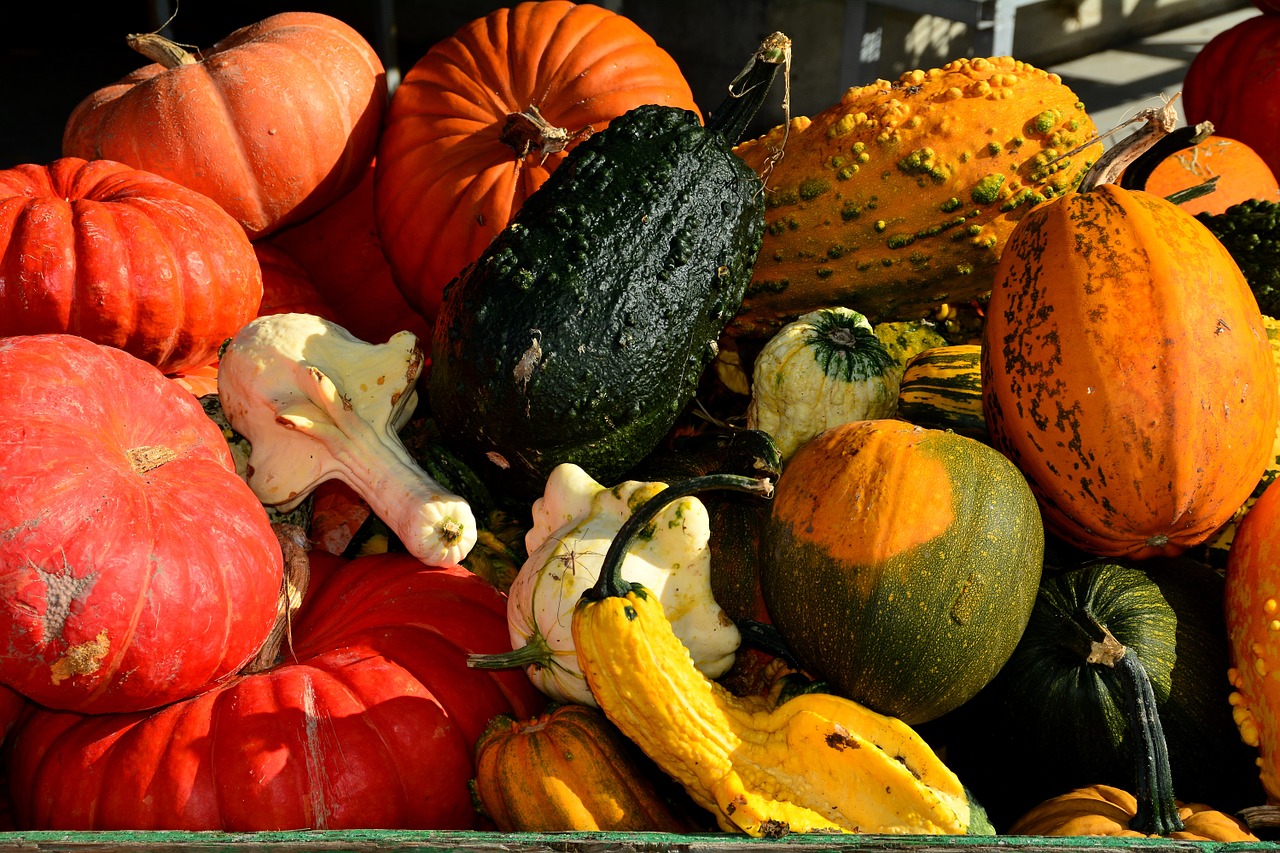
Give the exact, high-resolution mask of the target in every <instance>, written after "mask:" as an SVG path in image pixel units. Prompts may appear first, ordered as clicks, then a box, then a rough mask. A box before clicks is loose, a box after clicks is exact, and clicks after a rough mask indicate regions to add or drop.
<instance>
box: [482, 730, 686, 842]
mask: <svg viewBox="0 0 1280 853" xmlns="http://www.w3.org/2000/svg"><path fill="white" fill-rule="evenodd" d="M645 760H646V759H644V757H643V753H641V752H639V750H638V749H637V748H636V746H635V744H633V743H631V742H630V741H629V740H627V739H626V737H625V736H623V734H622V733H621V732H619V731H618V729H617V727H616V726H614V725H613V723H611V722H609V720H608V719H607V718H606V717H605V716H604V714H603V713H602V712H601V711H600V710H599V709H596V708H589V707H587V706H585V705H557V706H555V707H553V708H551V709H549V710H548V711H547V712H546V713H543V714H540V715H538V716H537V717H533V718H531V719H526V720H518V719H516V718H515V717H513V716H511V715H510V714H501V715H499V716H497V717H494V718H493V719H492V720H490V721H489V725H488V726H487V727H486V728H485V730H484V732H483V733H481V735H480V738H479V740H477V741H476V778H475V782H474V787H475V790H476V794H477V796H478V797H479V798H480V802H481V804H482V805H483V806H484V813H485V814H486V815H487V816H488V817H489V818H490V819H491V820H492V821H493V822H494V825H495V826H497V827H498V829H499V830H500V831H502V832H568V831H581V832H599V831H607V832H681V831H688V830H689V829H690V828H691V827H690V826H689V825H688V824H687V822H682V821H680V820H678V819H677V818H676V816H675V815H674V814H673V813H672V811H671V809H670V808H669V807H668V806H667V804H666V803H665V802H664V801H663V799H662V796H661V795H660V794H659V792H658V790H657V787H656V786H655V785H654V776H652V775H649V774H655V773H657V772H658V771H657V770H656V768H654V767H652V765H646V764H642V761H645Z"/></svg>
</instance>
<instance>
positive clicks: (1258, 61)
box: [1182, 14, 1280, 176]
mask: <svg viewBox="0 0 1280 853" xmlns="http://www.w3.org/2000/svg"><path fill="white" fill-rule="evenodd" d="M1277 92H1280V15H1276V14H1263V15H1255V16H1253V17H1251V18H1245V19H1244V20H1243V21H1241V22H1240V23H1238V24H1236V25H1235V26H1233V27H1231V28H1230V29H1228V30H1225V31H1223V32H1221V33H1218V34H1217V35H1216V36H1214V37H1213V38H1212V39H1210V40H1209V41H1208V43H1207V44H1205V46H1204V47H1202V48H1201V49H1200V52H1199V53H1197V54H1196V56H1195V58H1194V59H1192V60H1191V64H1190V65H1189V66H1188V67H1187V73H1186V77H1185V78H1184V80H1183V84H1182V104H1183V111H1184V112H1185V113H1186V115H1187V121H1188V122H1189V123H1191V124H1198V123H1199V122H1202V121H1211V122H1213V128H1214V132H1215V133H1218V134H1221V135H1223V136H1230V137H1231V138H1232V139H1239V140H1240V141H1241V142H1243V143H1245V144H1246V145H1248V146H1249V147H1250V148H1252V149H1253V150H1255V151H1257V152H1258V154H1259V155H1260V156H1261V157H1262V159H1263V160H1265V161H1266V162H1267V165H1268V166H1270V167H1271V171H1272V172H1273V173H1274V174H1276V175H1277V176H1280V96H1277V94H1276V93H1277Z"/></svg>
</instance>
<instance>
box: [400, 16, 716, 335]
mask: <svg viewBox="0 0 1280 853" xmlns="http://www.w3.org/2000/svg"><path fill="white" fill-rule="evenodd" d="M641 104H661V105H663V106H670V107H679V108H681V109H687V110H692V111H693V112H695V113H696V112H697V111H698V108H697V106H696V105H695V104H694V102H693V93H692V92H691V91H690V90H689V84H688V83H687V82H686V81H685V79H684V77H683V75H682V74H681V72H680V68H679V66H677V65H676V63H675V60H673V59H672V58H671V56H670V55H669V54H668V53H667V52H666V51H664V50H663V49H662V48H660V47H658V45H657V44H656V43H655V42H654V40H653V39H652V38H651V37H650V36H649V35H648V34H647V33H645V32H644V30H642V29H640V28H639V27H638V26H636V25H635V24H634V23H632V22H631V21H630V20H629V19H628V18H625V17H623V16H622V15H619V14H617V13H615V12H611V11H609V10H608V9H605V8H603V7H602V6H599V5H596V4H593V3H582V4H574V3H570V2H567V0H536V1H535V2H525V3H519V4H515V5H513V6H511V7H510V8H500V9H496V10H495V11H493V12H492V13H490V14H489V15H487V16H485V17H483V18H478V19H476V20H475V21H472V22H471V23H469V24H467V25H466V26H464V27H462V28H461V29H460V30H458V32H456V33H454V34H453V35H452V36H450V37H449V38H446V39H444V40H442V41H440V42H438V43H436V44H435V45H434V46H433V47H432V48H431V49H430V50H428V51H427V53H426V54H425V55H424V56H423V57H422V58H421V59H419V60H418V62H417V63H416V64H415V65H414V66H413V67H412V68H410V69H409V71H408V72H407V73H406V74H405V76H404V80H403V81H402V82H401V83H400V86H399V87H398V88H397V89H396V91H395V95H394V96H393V97H392V99H391V107H390V109H389V110H388V113H387V119H386V126H385V128H384V130H383V134H382V139H381V141H380V143H379V146H378V162H377V168H376V178H375V204H376V218H377V223H378V232H379V234H381V235H382V242H383V248H384V250H385V251H386V254H387V259H388V261H389V262H390V264H391V269H392V272H393V273H394V275H395V279H396V282H397V284H399V286H400V289H401V290H402V291H403V293H404V296H405V298H406V299H407V300H408V302H409V304H410V305H412V306H413V307H414V308H415V309H416V310H417V311H418V312H420V313H421V314H422V315H423V316H424V317H426V318H427V319H428V320H434V319H435V315H436V312H437V310H438V309H439V307H440V298H441V293H442V291H443V290H444V286H445V285H446V284H448V283H449V281H450V280H451V279H452V278H453V277H454V276H456V275H458V273H460V272H461V271H462V268H463V267H465V266H466V265H467V264H469V263H471V262H472V261H474V260H476V259H477V258H478V257H480V253H481V252H483V251H484V249H485V247H486V246H488V245H489V243H490V242H491V241H492V240H493V238H494V237H496V236H497V235H498V234H499V233H500V232H501V231H502V230H503V229H504V228H506V227H507V225H508V223H510V222H511V219H512V218H513V217H514V216H515V213H516V211H517V210H519V209H520V206H521V205H522V204H524V200H525V199H526V198H528V197H529V196H530V195H531V194H532V193H533V192H534V190H536V189H538V187H540V186H542V184H543V183H544V182H545V181H546V179H547V177H548V176H549V175H550V174H551V173H552V172H553V171H555V169H556V167H558V166H559V165H560V162H561V161H562V160H563V159H564V158H565V156H566V154H567V153H568V152H569V151H571V150H573V148H574V147H575V146H576V145H577V143H578V142H579V141H580V140H581V139H582V138H584V135H583V134H581V131H583V130H584V129H586V128H590V130H591V131H592V132H596V133H598V132H600V131H601V130H604V129H605V127H607V126H608V125H609V122H610V121H612V120H613V119H615V118H617V117H618V116H620V115H622V114H623V113H625V112H626V111H628V110H630V109H631V108H633V107H637V106H640V105H641ZM530 108H533V109H535V110H536V111H537V112H538V113H540V115H541V117H542V119H543V120H545V121H546V122H547V123H548V124H549V125H550V126H551V127H553V128H559V129H562V130H564V131H565V134H566V139H564V140H562V143H561V144H562V145H563V147H558V150H547V151H543V150H541V143H538V144H536V145H534V147H533V149H532V150H529V151H523V150H522V151H517V149H516V147H513V145H515V146H518V147H520V148H522V149H523V148H524V147H525V142H523V141H522V140H520V139H513V141H512V142H511V143H508V142H507V141H504V139H503V137H504V133H505V132H506V128H507V123H508V121H509V120H510V117H512V116H514V115H517V114H519V113H521V112H526V111H528V110H530Z"/></svg>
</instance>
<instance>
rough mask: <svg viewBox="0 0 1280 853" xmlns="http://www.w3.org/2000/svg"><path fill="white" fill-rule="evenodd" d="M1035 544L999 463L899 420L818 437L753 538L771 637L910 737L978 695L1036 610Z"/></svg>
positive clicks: (784, 479) (1013, 473)
mask: <svg viewBox="0 0 1280 853" xmlns="http://www.w3.org/2000/svg"><path fill="white" fill-rule="evenodd" d="M1043 558H1044V529H1043V526H1042V524H1041V521H1040V513H1039V510H1038V509H1037V507H1036V501H1035V497H1034V496H1033V495H1032V493H1031V489H1030V488H1029V487H1028V485H1027V483H1026V481H1025V479H1024V478H1023V476H1022V474H1020V473H1019V472H1018V470H1017V469H1016V468H1014V466H1013V465H1012V464H1010V463H1009V461H1008V460H1007V459H1005V458H1004V457H1003V456H1001V455H1000V454H999V453H998V452H996V451H995V450H993V449H992V448H990V447H988V446H987V445H985V444H983V443H982V442H979V441H977V440H976V439H972V438H968V437H965V436H962V435H958V434H956V433H953V432H950V431H946V430H935V429H926V428H923V427H917V426H913V425H911V424H908V423H904V422H902V421H897V420H875V421H855V422H853V423H848V424H844V425H843V426H839V427H836V428H834V429H830V430H827V431H826V432H824V433H821V434H820V435H818V436H817V437H816V438H814V439H812V440H810V441H809V442H807V443H806V444H804V445H803V446H802V447H801V448H800V449H799V450H798V451H796V454H795V455H794V456H793V457H791V460H790V461H789V462H788V463H787V466H786V468H784V469H783V472H782V476H781V477H780V478H779V479H778V483H777V488H776V492H775V496H774V499H773V505H772V510H771V512H770V515H769V518H768V520H767V522H766V524H765V528H764V532H763V536H762V547H761V560H760V583H761V590H762V592H763V595H764V600H765V603H766V605H767V606H768V609H769V614H770V616H771V617H772V620H773V624H774V625H775V626H776V627H777V629H778V630H779V631H780V632H781V634H782V636H783V637H784V638H785V640H786V641H787V643H788V644H789V645H790V647H791V649H792V651H793V652H794V653H795V654H796V656H797V657H798V659H799V660H800V662H801V663H803V664H804V666H805V667H806V669H809V670H811V671H812V672H814V673H815V674H816V675H819V676H820V677H822V678H824V679H826V680H827V681H828V682H830V683H831V685H832V686H833V687H834V688H835V689H836V690H837V691H838V692H840V693H841V694H843V695H846V696H848V697H849V698H852V699H855V700H857V701H858V702H861V703H862V704H864V705H867V706H868V707H870V708H872V709H874V710H876V711H879V712H880V713H882V714H887V715H890V716H894V717H898V718H900V719H902V720H903V721H904V722H906V723H908V724H910V725H915V724H918V723H923V722H927V721H928V720H931V719H934V718H936V717H939V716H941V715H942V714H944V713H946V712H947V711H950V710H952V709H954V708H956V707H958V706H960V705H961V704H963V703H964V702H966V701H967V700H969V699H970V698H972V697H973V696H974V695H975V694H977V692H978V691H979V690H980V689H982V687H983V686H985V685H986V684H987V682H988V681H990V680H991V678H992V677H993V676H994V675H995V674H996V672H997V671H999V669H1000V668H1001V667H1002V666H1003V665H1004V663H1005V661H1007V660H1008V659H1009V656H1010V655H1011V654H1012V653H1013V650H1014V648H1015V647H1016V646H1017V644H1018V640H1019V639H1020V638H1021V636H1022V632H1023V630H1024V629H1025V628H1026V626H1027V621H1028V620H1029V618H1030V615H1031V607H1032V604H1033V603H1034V602H1035V596H1036V589H1037V587H1038V585H1039V581H1040V574H1041V569H1042V564H1043Z"/></svg>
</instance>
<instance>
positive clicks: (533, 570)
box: [469, 463, 742, 706]
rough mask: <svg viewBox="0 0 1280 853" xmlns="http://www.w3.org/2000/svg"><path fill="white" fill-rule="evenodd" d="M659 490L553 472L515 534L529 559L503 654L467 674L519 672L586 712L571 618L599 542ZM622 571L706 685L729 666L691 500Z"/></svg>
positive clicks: (672, 509)
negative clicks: (524, 527) (647, 595)
mask: <svg viewBox="0 0 1280 853" xmlns="http://www.w3.org/2000/svg"><path fill="white" fill-rule="evenodd" d="M664 488H666V484H665V483H658V482H652V483H649V482H640V481H636V480H631V481H627V482H623V483H620V484H618V485H616V486H613V487H612V488H606V487H605V486H603V485H601V484H600V483H597V482H596V481H595V480H594V479H592V477H591V476H590V475H589V474H587V472H586V471H584V470H583V469H582V468H580V467H579V466H577V465H574V464H572V463H564V464H561V465H559V466H557V467H556V468H555V469H554V470H553V471H552V472H551V475H550V476H549V477H548V478H547V484H546V488H545V491H544V493H543V496H542V497H541V498H539V499H538V500H537V501H535V502H534V504H533V526H532V528H531V529H530V530H529V532H528V533H527V534H526V535H525V546H526V548H527V549H528V553H529V558H528V559H527V560H526V561H525V563H524V565H523V566H522V567H521V569H520V572H519V574H517V575H516V579H515V581H514V582H513V583H512V585H511V589H510V590H509V592H508V597H507V624H508V628H509V630H510V633H511V647H512V649H513V651H512V652H511V653H510V654H509V655H473V656H472V657H471V659H470V661H469V663H470V665H471V666H479V667H494V666H503V665H505V666H510V665H513V664H518V665H522V666H524V667H525V671H526V672H527V673H528V675H529V678H530V679H531V680H532V681H533V683H534V684H535V685H536V686H537V687H538V689H539V690H541V691H542V692H543V693H545V694H546V695H547V696H548V697H550V698H551V699H553V700H555V701H558V702H575V703H579V704H583V705H592V706H594V705H595V704H596V702H595V699H594V698H593V697H592V695H591V690H590V688H589V687H588V686H587V682H586V679H585V678H584V677H583V674H582V670H581V668H580V667H579V666H578V653H577V649H576V648H575V646H574V642H573V631H572V627H573V609H574V607H575V606H576V605H577V603H578V599H579V598H581V597H582V593H583V592H585V591H586V590H588V589H590V588H591V586H592V585H594V584H595V582H596V578H597V577H598V575H599V571H600V564H601V562H602V561H603V560H604V555H605V552H606V551H608V550H609V543H610V542H612V541H613V538H614V536H615V535H616V534H617V532H618V529H619V528H620V527H621V526H622V523H623V522H624V521H626V520H627V518H629V517H630V516H631V513H632V512H633V510H634V509H636V508H637V507H639V506H640V505H641V504H643V503H644V502H645V501H647V500H648V499H649V498H651V497H653V496H654V495H656V494H657V493H658V492H660V491H662V490H663V489H664ZM652 531H653V532H652V535H648V536H646V535H644V534H642V535H641V537H640V539H639V540H638V541H637V543H636V544H634V545H632V547H631V550H630V551H629V552H628V553H627V556H626V559H625V560H624V561H623V564H622V577H623V578H624V579H625V580H628V581H632V582H636V583H640V584H643V585H644V586H645V587H646V588H647V589H649V590H650V591H652V592H653V593H654V594H655V595H657V596H658V600H659V601H661V602H662V607H663V610H664V612H665V613H666V616H667V618H668V619H669V620H670V621H671V627H672V629H673V630H674V631H675V634H676V636H677V637H679V638H680V639H681V641H682V642H683V643H684V644H685V647H686V648H688V649H689V653H690V654H691V656H692V657H693V662H694V665H695V666H697V667H698V669H699V670H701V671H702V672H703V673H704V674H705V675H706V676H707V677H709V678H716V677H718V676H720V675H723V674H724V673H725V672H727V671H728V670H729V668H730V667H731V666H732V665H733V661H734V655H735V653H736V652H737V650H738V646H739V645H740V643H741V641H742V637H741V634H739V632H738V628H737V626H735V625H734V624H733V621H732V620H730V619H729V617H728V616H727V615H726V614H725V612H724V611H723V610H722V609H721V608H720V605H719V604H717V603H716V601H715V598H714V596H713V595H712V592H711V551H710V548H709V545H708V543H709V540H710V537H711V529H710V519H709V518H708V516H707V510H706V507H705V506H704V505H703V504H702V502H701V501H699V500H698V499H697V498H696V497H687V498H682V499H680V500H678V501H676V502H674V503H672V504H671V505H669V506H668V507H666V508H665V509H664V510H663V511H662V513H661V514H660V515H658V516H657V518H655V519H654V521H653V525H652Z"/></svg>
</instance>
